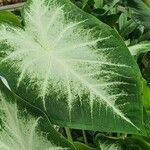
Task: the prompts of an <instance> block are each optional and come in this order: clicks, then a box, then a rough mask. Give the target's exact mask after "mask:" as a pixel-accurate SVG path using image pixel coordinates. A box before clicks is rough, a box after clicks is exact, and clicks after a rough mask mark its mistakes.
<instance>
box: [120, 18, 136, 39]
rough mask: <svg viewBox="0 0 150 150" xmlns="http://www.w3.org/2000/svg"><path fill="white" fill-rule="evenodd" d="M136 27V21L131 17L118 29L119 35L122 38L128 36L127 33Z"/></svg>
mask: <svg viewBox="0 0 150 150" xmlns="http://www.w3.org/2000/svg"><path fill="white" fill-rule="evenodd" d="M136 27H137V23H135V22H134V21H133V20H132V19H130V20H129V21H127V22H126V24H124V27H123V28H122V29H121V30H120V32H119V33H120V35H121V36H122V37H124V38H128V36H129V34H130V33H132V32H133V31H134V30H135V29H136Z"/></svg>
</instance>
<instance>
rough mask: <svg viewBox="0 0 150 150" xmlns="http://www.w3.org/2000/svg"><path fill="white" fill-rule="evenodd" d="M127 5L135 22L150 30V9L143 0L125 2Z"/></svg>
mask: <svg viewBox="0 0 150 150" xmlns="http://www.w3.org/2000/svg"><path fill="white" fill-rule="evenodd" d="M127 3H128V5H129V6H130V7H131V9H132V10H133V15H134V18H135V20H136V21H137V22H138V23H140V24H141V23H142V24H143V25H145V26H146V27H148V28H150V7H149V6H148V5H147V4H146V3H144V0H127Z"/></svg>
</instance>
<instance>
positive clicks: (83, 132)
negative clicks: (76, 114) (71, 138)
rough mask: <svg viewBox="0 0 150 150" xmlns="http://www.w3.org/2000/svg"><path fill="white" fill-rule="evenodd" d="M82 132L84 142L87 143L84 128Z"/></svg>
mask: <svg viewBox="0 0 150 150" xmlns="http://www.w3.org/2000/svg"><path fill="white" fill-rule="evenodd" d="M82 134H83V138H84V143H85V144H86V145H88V140H87V137H86V132H85V131H84V130H82Z"/></svg>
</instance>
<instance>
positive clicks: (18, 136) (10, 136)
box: [0, 80, 75, 150]
mask: <svg viewBox="0 0 150 150" xmlns="http://www.w3.org/2000/svg"><path fill="white" fill-rule="evenodd" d="M3 81H5V80H0V106H1V107H0V121H1V122H0V126H1V130H0V149H3V150H42V149H43V150H61V149H68V150H69V149H71V150H75V148H74V146H73V145H72V144H71V143H70V142H68V141H67V140H66V139H65V138H64V137H63V136H62V135H60V134H59V133H58V132H56V131H55V130H54V128H53V127H52V125H51V123H50V122H49V120H48V119H47V117H46V116H45V114H44V113H43V115H41V116H39V111H40V110H38V109H37V108H36V107H33V106H31V105H29V104H28V103H26V102H25V101H23V100H22V99H21V98H19V97H18V96H17V95H15V94H13V93H12V92H11V91H10V90H9V89H8V88H7V87H6V86H5V85H4V84H3ZM5 83H6V82H5ZM18 103H22V104H23V106H22V107H19V108H18V107H17V105H18ZM33 110H34V112H36V113H34V115H33V114H32V113H31V112H32V111H33ZM31 114H32V115H31Z"/></svg>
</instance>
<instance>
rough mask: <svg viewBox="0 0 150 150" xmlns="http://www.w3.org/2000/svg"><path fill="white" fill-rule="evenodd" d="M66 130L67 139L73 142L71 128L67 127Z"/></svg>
mask: <svg viewBox="0 0 150 150" xmlns="http://www.w3.org/2000/svg"><path fill="white" fill-rule="evenodd" d="M65 132H66V135H67V139H68V140H69V141H70V142H73V139H72V136H71V131H70V129H69V128H65Z"/></svg>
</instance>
